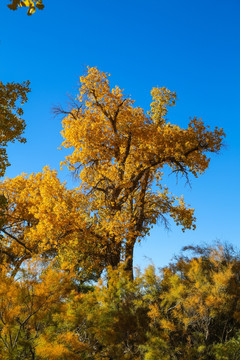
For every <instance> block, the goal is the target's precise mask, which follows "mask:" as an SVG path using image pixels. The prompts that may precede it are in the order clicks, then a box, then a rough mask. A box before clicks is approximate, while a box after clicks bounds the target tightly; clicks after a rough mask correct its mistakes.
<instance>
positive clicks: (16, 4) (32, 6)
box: [7, 0, 45, 16]
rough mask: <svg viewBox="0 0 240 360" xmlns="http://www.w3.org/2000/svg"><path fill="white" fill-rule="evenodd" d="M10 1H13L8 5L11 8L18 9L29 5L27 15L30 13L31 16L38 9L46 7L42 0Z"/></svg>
mask: <svg viewBox="0 0 240 360" xmlns="http://www.w3.org/2000/svg"><path fill="white" fill-rule="evenodd" d="M10 1H11V4H9V5H7V6H8V8H9V9H11V10H17V9H18V8H21V7H27V8H28V11H27V15H29V16H31V15H32V14H34V13H35V11H36V9H38V10H43V9H44V7H45V6H44V4H43V2H42V0H37V1H35V0H10Z"/></svg>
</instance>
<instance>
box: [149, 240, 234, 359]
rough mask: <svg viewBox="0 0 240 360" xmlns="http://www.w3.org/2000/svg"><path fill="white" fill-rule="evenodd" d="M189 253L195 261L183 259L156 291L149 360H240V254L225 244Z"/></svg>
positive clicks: (165, 274)
mask: <svg viewBox="0 0 240 360" xmlns="http://www.w3.org/2000/svg"><path fill="white" fill-rule="evenodd" d="M185 250H192V251H193V252H194V256H191V257H188V256H186V255H184V256H183V255H182V256H179V257H178V258H177V259H176V262H175V263H173V264H170V265H169V266H167V267H166V268H164V269H163V270H162V277H161V278H160V279H159V280H158V284H159V286H158V291H155V292H154V291H152V290H151V291H150V296H149V299H150V301H151V303H150V312H149V317H150V318H151V321H150V328H151V330H150V331H149V340H148V341H147V342H146V343H145V344H144V346H143V348H144V349H145V351H146V359H155V358H161V359H166V360H167V359H181V360H184V359H186V360H187V359H196V360H197V359H202V360H205V359H206V360H210V359H213V360H216V359H226V358H228V359H230V358H231V359H234V358H236V359H237V358H238V357H237V356H239V338H238V335H239V327H240V322H239V320H240V318H239V305H240V304H239V290H240V282H239V266H240V260H239V254H237V253H235V252H234V251H233V249H231V248H230V247H224V246H221V245H218V246H217V247H195V248H194V247H188V248H186V249H185ZM230 354H231V355H232V356H233V354H234V356H236V357H231V356H230ZM220 355H222V357H221V356H220ZM228 355H229V357H225V356H228ZM154 356H155V357H154Z"/></svg>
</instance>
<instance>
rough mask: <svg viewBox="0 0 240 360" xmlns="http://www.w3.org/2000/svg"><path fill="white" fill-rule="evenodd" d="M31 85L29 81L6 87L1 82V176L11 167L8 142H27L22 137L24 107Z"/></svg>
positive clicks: (8, 84)
mask: <svg viewBox="0 0 240 360" xmlns="http://www.w3.org/2000/svg"><path fill="white" fill-rule="evenodd" d="M29 84H30V83H29V81H25V82H23V83H22V84H19V83H14V82H12V83H7V84H6V85H4V84H3V83H2V82H1V81H0V176H3V175H4V174H5V170H6V167H7V166H9V165H10V164H9V162H8V158H7V153H6V147H7V144H8V142H14V141H15V140H18V141H20V142H26V139H25V138H24V137H22V133H23V131H24V129H25V127H26V124H25V121H24V120H23V119H22V115H23V109H22V105H23V104H24V103H25V102H26V101H27V94H28V93H29V92H30V89H29ZM19 102H20V105H18V103H19Z"/></svg>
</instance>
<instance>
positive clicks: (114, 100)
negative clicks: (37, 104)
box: [57, 68, 224, 274]
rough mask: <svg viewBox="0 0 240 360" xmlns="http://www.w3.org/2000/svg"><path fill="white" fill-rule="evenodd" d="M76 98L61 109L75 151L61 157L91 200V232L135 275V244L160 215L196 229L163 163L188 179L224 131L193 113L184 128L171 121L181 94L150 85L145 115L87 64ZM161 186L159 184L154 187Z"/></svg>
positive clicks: (109, 259) (103, 251)
mask: <svg viewBox="0 0 240 360" xmlns="http://www.w3.org/2000/svg"><path fill="white" fill-rule="evenodd" d="M80 80H81V87H80V93H79V95H78V96H77V102H76V104H75V105H74V106H73V108H72V109H70V110H69V111H64V110H62V109H57V112H58V113H61V114H64V115H65V117H64V119H63V122H62V123H63V130H62V136H63V138H64V142H63V144H62V146H63V147H65V148H72V149H73V152H72V153H71V154H70V155H68V156H67V157H66V160H65V161H64V162H63V163H62V164H65V165H67V166H68V168H69V169H70V171H72V172H74V174H75V176H76V177H78V178H79V180H80V183H81V191H82V192H83V193H84V194H85V195H86V196H87V201H88V203H89V206H90V215H91V216H90V219H89V224H91V231H92V233H93V234H95V239H96V241H97V243H96V244H97V246H98V250H99V254H100V255H102V256H104V257H105V260H104V261H105V263H106V265H111V266H112V267H113V268H117V266H118V265H119V263H120V262H121V261H124V262H126V270H128V271H129V273H130V274H132V266H133V249H134V245H135V243H136V242H137V241H141V239H142V238H143V237H144V236H146V235H147V234H149V231H150V228H151V227H152V226H153V224H155V223H156V222H157V221H158V220H162V221H163V222H164V223H165V224H167V215H170V216H171V217H172V218H173V219H174V221H175V222H176V223H177V225H181V226H182V228H183V230H185V229H191V228H192V229H194V228H195V225H194V221H195V218H194V215H193V209H191V208H188V207H187V206H186V204H185V203H184V200H183V198H182V197H180V198H179V197H176V196H173V195H172V194H171V193H170V192H169V190H168V188H166V187H164V186H163V185H162V176H163V170H164V169H165V168H166V167H169V168H170V169H171V170H172V172H173V173H176V174H177V175H178V174H181V175H183V176H185V177H186V179H187V180H188V176H189V174H193V175H194V176H195V177H198V176H199V175H200V174H202V173H204V171H205V170H206V169H207V168H208V165H209V161H210V159H209V158H208V157H207V155H206V154H207V153H217V152H218V151H219V150H220V149H221V146H222V140H223V137H224V132H223V130H222V129H218V128H215V130H214V131H210V129H209V127H208V126H207V127H205V126H204V124H203V122H202V120H201V119H199V120H198V119H197V118H193V119H192V120H191V121H190V123H189V125H188V128H187V129H182V128H180V127H179V126H177V125H174V124H171V123H170V122H166V114H167V110H168V107H171V106H174V105H175V101H176V94H175V93H174V92H171V91H170V90H168V89H166V88H153V89H152V92H151V94H152V97H153V102H152V104H151V110H150V112H149V113H148V114H145V113H144V111H143V109H141V108H140V107H134V106H133V104H134V101H133V100H131V99H130V97H126V96H124V95H123V91H122V90H120V89H119V87H117V86H116V87H115V88H114V89H112V90H111V89H110V85H109V80H108V76H107V74H105V73H103V72H100V71H99V70H98V69H97V68H89V69H88V72H87V74H86V76H83V77H81V78H80ZM156 188H158V191H156V190H155V189H156Z"/></svg>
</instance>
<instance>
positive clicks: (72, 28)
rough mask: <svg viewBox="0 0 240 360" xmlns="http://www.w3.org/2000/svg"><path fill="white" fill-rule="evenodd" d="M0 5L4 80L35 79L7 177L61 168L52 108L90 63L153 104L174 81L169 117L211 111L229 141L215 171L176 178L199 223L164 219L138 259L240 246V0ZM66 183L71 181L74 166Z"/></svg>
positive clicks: (178, 119)
mask: <svg viewBox="0 0 240 360" xmlns="http://www.w3.org/2000/svg"><path fill="white" fill-rule="evenodd" d="M7 4H8V1H7V0H2V1H1V5H0V79H1V81H3V82H7V81H16V82H22V81H24V80H30V82H31V89H32V92H31V94H30V96H29V101H28V103H27V104H26V105H25V107H24V109H25V114H24V116H25V120H26V122H27V129H26V133H25V135H26V137H27V143H26V144H17V143H16V144H14V145H10V146H9V149H8V153H9V159H10V162H11V163H12V166H11V167H10V168H9V169H8V170H7V173H6V175H7V176H8V177H14V176H16V175H18V174H20V173H22V172H25V173H31V172H38V171H41V169H42V167H43V166H45V165H50V167H51V168H56V169H57V170H59V162H60V161H61V160H63V158H64V155H65V154H66V153H65V152H64V151H60V150H57V148H58V147H59V145H60V144H61V136H60V130H61V123H60V121H59V120H57V119H54V118H53V115H52V113H51V108H52V106H54V105H56V104H64V103H66V96H67V93H71V94H73V95H74V94H76V93H77V89H78V87H77V83H78V79H79V76H81V75H82V74H83V72H84V71H85V69H86V66H87V65H89V66H97V67H98V68H99V69H100V70H103V71H106V72H109V73H111V75H112V76H111V83H112V85H115V84H118V85H119V86H120V87H121V88H124V89H125V93H126V94H129V95H131V96H132V98H133V99H135V100H136V105H138V106H141V107H143V108H145V109H146V110H148V109H149V103H150V101H151V97H150V90H151V88H152V87H153V86H166V87H167V88H169V89H170V90H175V91H176V92H177V94H178V98H179V101H178V102H177V106H176V107H175V108H173V109H171V111H170V113H169V115H168V118H169V120H170V121H171V122H173V123H177V124H178V125H180V126H186V125H187V122H188V120H189V117H192V116H197V117H202V118H203V120H204V121H205V123H207V124H209V125H210V126H211V127H212V128H214V127H215V126H218V127H223V128H224V129H225V132H226V135H227V137H226V141H225V142H226V146H225V148H224V149H223V150H222V151H221V154H219V155H218V156H213V158H212V161H211V163H210V168H209V169H208V171H207V172H206V173H205V174H204V175H203V176H201V177H200V178H199V179H197V180H195V179H192V188H191V189H190V188H189V187H187V186H185V183H184V181H183V182H182V181H180V182H179V183H178V184H177V185H176V181H175V178H174V177H168V178H167V179H166V183H167V185H168V186H169V187H170V188H172V190H173V193H175V194H176V195H181V194H183V195H184V197H185V200H186V201H187V203H189V204H190V205H191V207H194V208H195V209H196V217H197V229H196V230H195V231H186V232H185V233H184V234H183V233H182V232H181V230H180V228H178V227H176V226H175V225H174V224H172V226H171V231H169V232H167V231H165V230H164V229H163V228H161V226H159V227H156V228H154V229H153V231H152V233H151V236H150V237H148V238H147V239H146V240H144V241H143V242H142V244H141V245H138V246H137V247H136V250H135V264H140V265H141V266H145V265H147V264H148V263H149V261H150V260H149V259H147V260H146V259H145V258H144V256H146V257H147V258H150V259H152V261H153V262H154V263H155V264H156V265H157V266H162V265H165V264H167V263H168V261H169V260H170V259H171V257H172V256H173V255H174V254H175V253H178V252H179V250H180V249H181V247H182V246H184V245H188V244H195V245H196V244H199V243H202V242H206V243H212V241H214V240H216V239H219V240H220V241H227V242H231V243H233V244H235V245H236V246H238V244H239V228H238V226H239V221H240V210H239V204H240V196H239V178H240V145H239V137H240V135H239V134H240V110H239V103H240V21H239V19H240V1H239V0H224V1H223V0H211V1H209V0H208V1H207V0H201V1H198V0H196V1H192V0H182V1H179V0H172V1H166V0H165V1H163V0H148V1H146V0H144V1H143V0H138V1H137V0H128V1H127V0H122V1H113V0H102V1H97V0H92V1H81V0H77V1H76V0H74V1H73V0H68V1H62V0H60V1H57V0H45V5H46V8H45V9H44V10H43V11H41V12H40V11H38V12H36V13H35V14H34V15H33V16H31V17H28V16H27V15H26V9H20V10H19V11H15V12H13V11H10V10H9V9H8V8H7V7H6V5H7ZM59 176H60V178H61V180H67V181H68V183H69V186H72V185H71V176H70V175H69V174H68V172H67V171H63V172H60V170H59Z"/></svg>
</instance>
